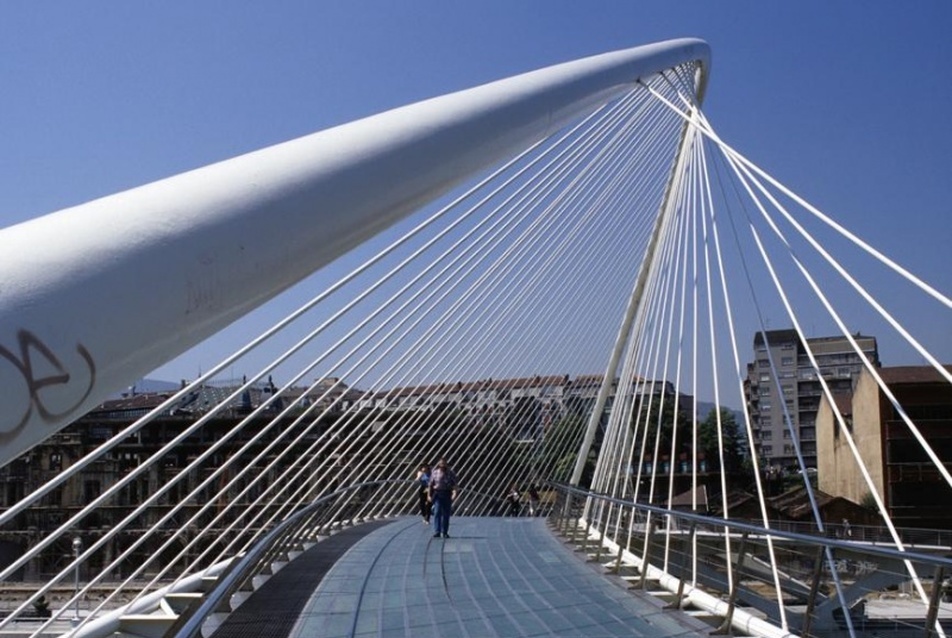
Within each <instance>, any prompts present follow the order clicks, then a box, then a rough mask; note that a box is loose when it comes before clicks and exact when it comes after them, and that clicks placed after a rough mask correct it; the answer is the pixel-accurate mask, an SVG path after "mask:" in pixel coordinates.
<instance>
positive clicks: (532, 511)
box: [528, 483, 540, 516]
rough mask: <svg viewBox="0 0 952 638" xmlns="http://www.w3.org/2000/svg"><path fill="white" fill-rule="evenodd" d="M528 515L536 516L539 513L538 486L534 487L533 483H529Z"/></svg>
mask: <svg viewBox="0 0 952 638" xmlns="http://www.w3.org/2000/svg"><path fill="white" fill-rule="evenodd" d="M528 493H529V516H537V515H538V514H539V500H540V499H539V488H537V487H536V485H535V483H529V490H528Z"/></svg>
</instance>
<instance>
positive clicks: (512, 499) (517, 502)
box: [506, 483, 522, 516]
mask: <svg viewBox="0 0 952 638" xmlns="http://www.w3.org/2000/svg"><path fill="white" fill-rule="evenodd" d="M506 503H508V504H509V508H508V510H507V512H506V515H507V516H519V510H520V508H521V505H522V495H521V494H520V493H519V488H517V487H516V484H515V483H513V484H512V485H510V486H509V492H508V493H507V494H506Z"/></svg>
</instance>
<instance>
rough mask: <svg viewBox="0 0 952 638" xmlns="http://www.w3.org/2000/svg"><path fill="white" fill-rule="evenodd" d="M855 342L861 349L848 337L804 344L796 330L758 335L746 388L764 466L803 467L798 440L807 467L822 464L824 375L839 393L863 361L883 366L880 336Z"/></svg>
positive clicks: (845, 391)
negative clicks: (818, 424) (819, 447)
mask: <svg viewBox="0 0 952 638" xmlns="http://www.w3.org/2000/svg"><path fill="white" fill-rule="evenodd" d="M853 341H855V343H856V346H857V347H858V350H859V351H858V352H857V349H856V348H854V347H853V345H852V344H851V343H850V340H849V339H847V338H846V337H844V336H836V337H817V338H810V339H807V340H806V343H805V344H804V343H803V342H802V341H801V340H800V338H799V337H798V335H797V332H796V331H795V330H768V331H766V332H758V333H757V334H756V335H755V336H754V361H753V362H752V363H749V364H747V383H746V391H747V405H748V409H749V410H750V414H751V421H752V425H753V429H754V433H755V435H756V437H757V439H756V441H755V445H756V446H757V452H758V457H759V458H760V459H761V465H762V467H764V468H780V469H786V470H792V471H796V470H798V469H799V464H798V462H797V454H796V444H797V443H799V445H800V450H801V453H802V454H803V457H804V462H805V464H806V467H808V468H815V467H817V434H816V419H817V411H818V409H819V407H820V399H821V398H822V396H823V390H822V386H821V382H820V376H822V378H823V379H824V380H825V381H826V384H827V385H828V387H829V388H830V391H831V392H832V393H833V394H834V395H837V394H848V393H850V392H851V391H852V389H853V385H854V383H855V381H856V379H857V377H858V375H859V373H860V372H861V371H862V370H863V368H864V363H863V361H864V359H865V360H868V361H869V362H870V364H872V365H873V366H874V367H879V351H878V349H877V345H876V338H875V337H870V336H865V335H861V334H858V333H857V334H856V335H854V336H853ZM811 353H812V355H813V359H814V360H815V361H816V365H815V366H814V364H813V363H812V362H811V359H810V354H811Z"/></svg>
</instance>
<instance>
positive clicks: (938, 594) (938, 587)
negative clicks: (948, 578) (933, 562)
mask: <svg viewBox="0 0 952 638" xmlns="http://www.w3.org/2000/svg"><path fill="white" fill-rule="evenodd" d="M943 578H945V569H944V568H943V567H942V565H939V566H937V567H936V568H935V574H934V575H933V577H932V595H931V596H929V611H928V613H927V614H926V627H925V638H931V637H932V634H933V633H935V626H936V623H937V622H938V618H939V602H940V601H941V600H942V579H943Z"/></svg>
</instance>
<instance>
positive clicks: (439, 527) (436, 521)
mask: <svg viewBox="0 0 952 638" xmlns="http://www.w3.org/2000/svg"><path fill="white" fill-rule="evenodd" d="M452 513H453V495H452V492H450V491H449V490H438V491H434V492H433V532H434V533H435V534H449V532H450V514H452Z"/></svg>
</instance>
